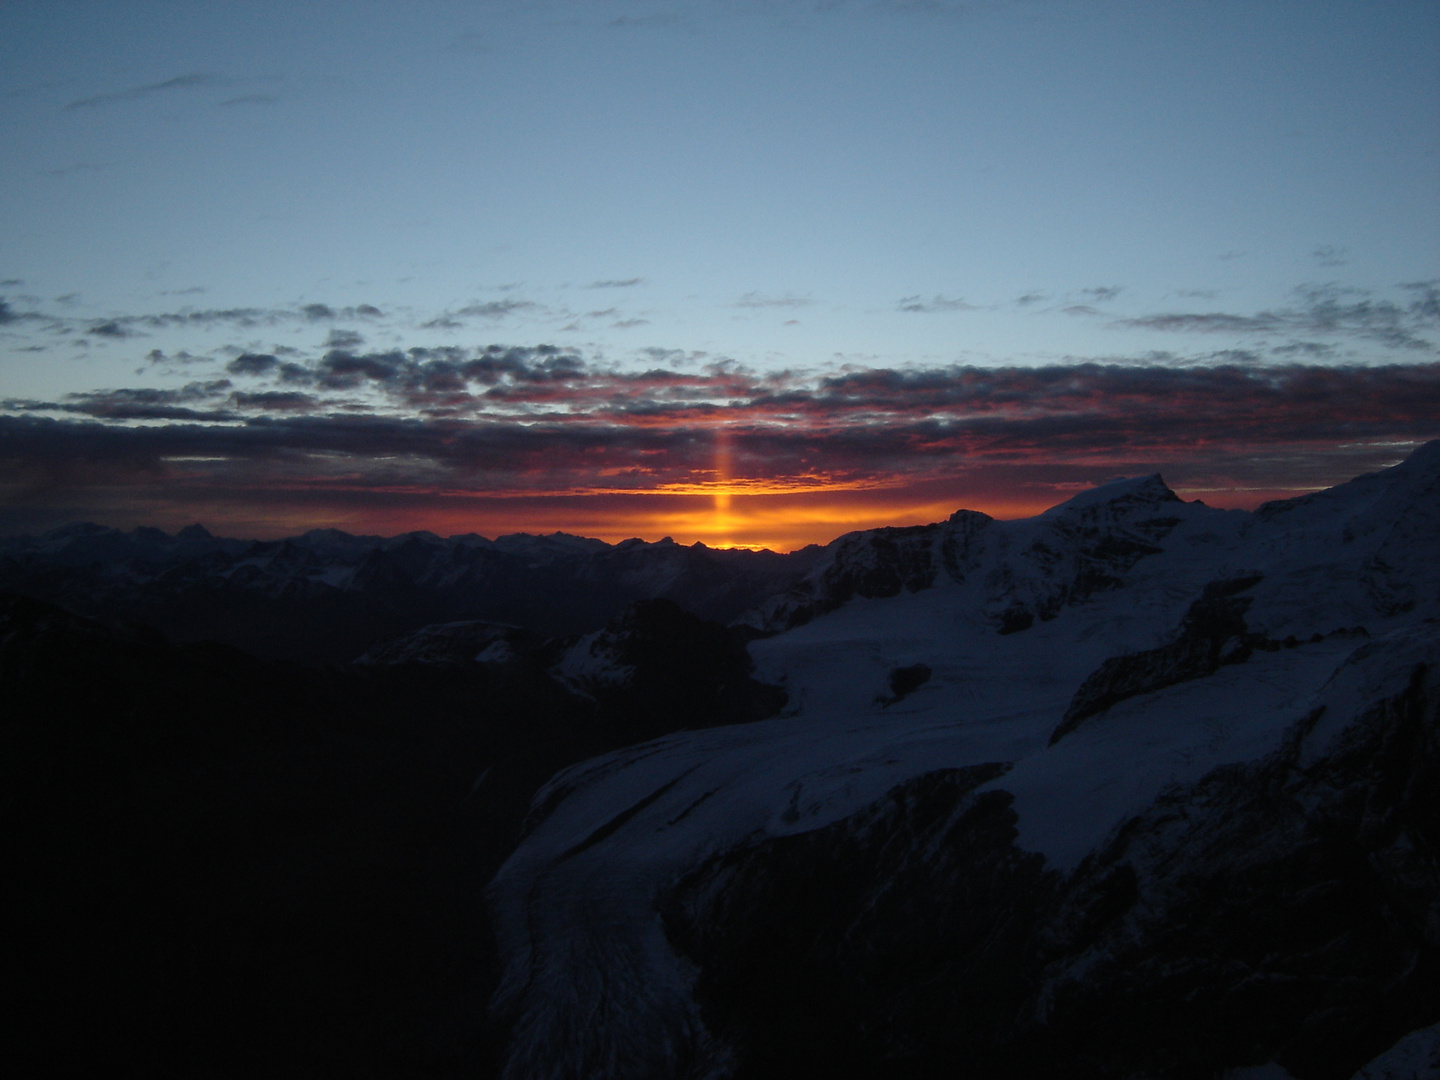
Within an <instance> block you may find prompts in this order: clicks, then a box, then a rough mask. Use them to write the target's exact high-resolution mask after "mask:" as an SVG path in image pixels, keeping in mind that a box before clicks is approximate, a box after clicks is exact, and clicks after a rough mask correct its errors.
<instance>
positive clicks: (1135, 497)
mask: <svg viewBox="0 0 1440 1080" xmlns="http://www.w3.org/2000/svg"><path fill="white" fill-rule="evenodd" d="M1183 501H1184V500H1183V499H1181V498H1180V496H1179V495H1176V494H1175V492H1173V491H1171V490H1170V485H1168V484H1167V483H1165V479H1164V477H1162V476H1161V475H1160V474H1159V473H1151V474H1150V475H1148V476H1129V477H1123V478H1121V479H1118V480H1111V481H1109V482H1107V483H1104V484H1101V485H1099V486H1098V487H1093V488H1090V489H1089V490H1088V491H1082V492H1080V493H1079V494H1078V495H1074V496H1072V497H1071V498H1069V499H1066V500H1065V501H1064V502H1063V503H1060V504H1059V505H1057V506H1052V507H1051V508H1050V509H1049V510H1046V511H1045V512H1044V513H1043V514H1041V515H1040V516H1041V517H1050V516H1053V515H1059V514H1071V513H1075V512H1077V511H1081V510H1089V509H1090V508H1092V507H1096V506H1111V507H1115V508H1117V509H1131V508H1135V507H1141V506H1161V505H1163V504H1165V503H1178V502H1183Z"/></svg>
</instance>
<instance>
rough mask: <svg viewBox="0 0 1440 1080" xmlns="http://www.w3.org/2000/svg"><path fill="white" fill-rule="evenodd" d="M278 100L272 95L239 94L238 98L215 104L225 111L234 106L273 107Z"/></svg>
mask: <svg viewBox="0 0 1440 1080" xmlns="http://www.w3.org/2000/svg"><path fill="white" fill-rule="evenodd" d="M279 100H280V99H279V98H277V97H276V96H275V95H274V94H241V95H240V96H239V97H233V98H229V99H228V100H226V101H220V102H216V107H217V108H221V109H225V108H230V107H232V106H236V105H273V104H275V102H277V101H279Z"/></svg>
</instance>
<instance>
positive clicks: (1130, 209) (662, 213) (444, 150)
mask: <svg viewBox="0 0 1440 1080" xmlns="http://www.w3.org/2000/svg"><path fill="white" fill-rule="evenodd" d="M1437 118H1440V5H1436V4H1435V3H1433V2H1423V3H1414V2H1404V0H1397V2H1390V0H1379V2H1366V3H1360V2H1341V3H1323V2H1322V3H1315V2H1308V3H1299V2H1296V3H1289V2H1273V0H1246V2H1229V0H1184V2H1178V0H1117V2H1111V0H1013V2H1000V0H994V2H976V3H946V2H940V0H936V2H924V0H914V2H902V0H895V2H889V3H885V2H853V3H845V2H835V3H815V2H811V3H801V2H795V3H787V2H771V3H761V2H742V0H735V2H729V0H715V2H694V3H683V4H680V3H662V2H631V0H613V2H612V0H589V2H572V0H554V2H536V3H506V2H493V3H492V2H469V3H458V2H452V3H447V2H438V0H435V2H430V0H426V2H417V3H388V2H387V3H379V2H372V3H361V2H346V3H326V2H314V3H306V4H301V5H297V4H283V3H264V2H246V0H240V2H237V3H230V4H224V5H219V4H202V3H159V2H157V3H143V4H142V3H127V2H124V0H106V2H103V3H87V2H75V0H59V2H44V3H33V2H25V0H9V2H7V3H5V4H3V5H0V133H3V137H4V142H5V145H6V146H7V148H8V150H7V153H6V154H5V155H4V158H3V161H0V199H3V202H0V281H3V282H4V284H3V285H0V296H4V298H5V301H4V302H5V304H6V305H7V306H6V308H4V309H0V310H3V312H4V315H3V321H0V398H3V399H6V401H7V405H6V410H8V414H9V415H11V416H14V417H18V418H23V419H27V420H28V421H34V420H36V419H37V418H42V417H43V418H49V419H52V420H56V421H57V422H59V421H65V422H70V421H75V422H79V421H77V420H75V410H74V408H70V409H68V411H67V408H66V407H65V406H66V404H67V402H68V403H70V405H72V406H73V405H74V403H75V402H77V401H82V400H90V399H84V398H83V395H92V398H93V395H95V394H98V393H109V392H117V391H127V392H133V391H142V390H145V391H151V392H154V393H168V394H171V395H172V398H171V399H170V400H172V401H173V400H179V399H178V398H175V397H173V395H177V394H180V393H182V392H183V391H184V388H185V387H194V386H201V387H203V386H206V385H211V386H216V387H218V384H219V383H220V382H222V381H224V380H226V379H228V380H229V382H230V384H231V385H230V386H228V387H224V388H218V389H214V390H213V391H211V392H210V397H211V398H212V399H217V400H218V397H219V396H224V394H229V395H231V397H229V398H227V399H226V400H228V402H229V405H228V412H227V413H226V418H223V419H222V418H218V416H217V417H214V418H212V421H213V422H214V423H218V424H222V425H231V426H234V425H237V424H244V423H246V422H247V418H251V417H252V413H247V412H246V411H245V409H244V408H242V407H241V404H243V403H241V402H240V400H239V399H236V398H235V397H233V395H235V394H237V393H242V392H250V391H252V390H254V391H255V392H259V391H258V390H256V388H255V387H251V386H250V384H248V383H245V381H244V379H243V378H241V377H239V376H237V375H236V373H235V372H233V371H229V370H228V368H227V365H231V364H233V363H234V362H235V359H236V358H237V357H239V356H241V355H246V354H249V355H273V356H276V357H278V358H279V359H280V360H282V361H283V362H285V363H290V364H293V365H298V366H299V367H308V368H309V369H311V370H312V374H313V372H314V370H315V365H317V364H321V363H323V358H324V357H325V356H326V355H328V354H330V353H333V352H335V351H337V350H339V351H344V352H347V353H348V354H351V355H354V356H364V355H368V354H379V353H386V352H394V351H395V350H402V351H403V350H407V349H415V348H419V349H439V348H451V349H468V350H477V349H481V348H483V347H485V346H490V345H501V346H505V347H507V348H510V347H519V348H536V347H540V346H547V347H551V348H554V349H559V350H561V351H563V352H565V353H566V354H573V355H574V356H576V357H579V358H580V359H581V360H582V361H583V362H584V363H585V364H589V365H598V366H599V367H603V368H604V369H605V370H606V371H610V372H623V371H633V372H640V371H644V370H648V369H653V368H656V367H663V368H665V369H667V370H673V371H676V372H698V371H706V370H709V371H714V370H718V369H719V368H729V369H734V368H739V369H743V370H744V371H746V372H748V373H750V374H751V375H753V376H755V377H764V376H765V375H766V374H767V373H788V375H787V377H788V378H790V379H791V380H792V384H791V385H793V380H796V379H799V380H801V381H802V382H803V380H805V379H809V380H810V382H809V383H807V384H806V385H809V386H812V387H813V386H814V385H816V384H815V380H817V379H822V378H826V377H835V376H836V375H837V373H843V372H845V371H856V370H882V369H883V370H894V371H914V370H924V371H930V370H939V369H942V368H943V369H953V368H955V367H956V366H962V367H979V368H1011V367H1044V366H1047V365H1072V366H1073V365H1079V364H1085V363H1100V364H1121V365H1130V366H1136V365H1138V366H1146V365H1149V366H1152V367H1160V368H1165V369H1168V370H1176V369H1184V368H1188V367H1194V366H1207V365H1208V366H1214V365H1226V364H1229V365H1239V366H1240V368H1242V369H1243V370H1245V371H1247V372H1250V373H1252V374H1253V373H1255V372H1257V371H1261V370H1263V369H1265V368H1266V367H1267V366H1273V365H1285V364H1295V363H1305V364H1311V365H1316V366H1320V367H1333V368H1337V369H1338V368H1353V367H1355V366H1357V365H1368V366H1377V365H1380V366H1385V365H1391V366H1393V365H1409V366H1411V367H1415V366H1416V365H1419V367H1420V369H1424V370H1429V369H1428V368H1427V367H1426V366H1427V365H1433V364H1434V363H1435V361H1436V359H1437V355H1436V354H1437V350H1436V344H1435V343H1436V341H1437V339H1440V334H1437V332H1436V324H1437V321H1440V312H1437V311H1436V310H1434V308H1435V299H1434V295H1435V282H1436V280H1437V279H1440V200H1437V198H1436V195H1437V192H1440V119H1437ZM717 365H718V366H719V368H717ZM279 370H280V369H279V368H278V367H277V368H273V369H271V370H270V374H271V375H274V373H275V372H277V371H279ZM299 381H300V377H299V376H298V375H297V376H296V377H295V378H294V379H292V380H291V382H292V384H294V385H299ZM312 382H313V379H312ZM266 385H267V386H270V384H268V383H267V384H266ZM366 385H367V387H368V388H369V389H370V390H374V389H375V387H374V386H369V384H366ZM257 386H258V384H257ZM278 386H279V384H275V386H272V387H271V389H270V391H268V392H274V393H278V392H280V390H279V389H277V387H278ZM280 389H283V388H280ZM292 389H293V386H292ZM330 389H331V390H332V391H335V392H337V393H338V392H339V391H341V390H344V389H345V388H343V387H338V386H331V387H330ZM351 389H353V388H351ZM198 393H200V391H198V390H192V391H190V394H191V396H190V398H189V399H186V400H189V401H195V400H199V399H198V398H196V396H195V395H196V394H198ZM356 393H357V394H358V393H359V392H358V391H356ZM67 395H69V396H68V397H67ZM76 395H81V396H79V397H77V396H76ZM255 400H258V399H255ZM273 400H275V401H278V400H279V399H273ZM17 403H18V404H17ZM43 406H59V407H58V408H49V409H47V408H44V407H43ZM256 407H257V408H258V407H259V406H256ZM564 407H565V408H569V409H572V410H573V409H575V408H578V407H579V406H577V405H576V404H574V403H570V404H568V405H566V406H564ZM306 408H307V409H308V411H309V413H310V414H312V416H313V415H316V414H317V410H319V411H321V412H323V411H324V410H325V409H329V410H331V411H332V412H333V411H336V410H346V409H348V410H349V412H350V413H351V414H354V413H356V412H363V411H365V410H370V411H371V412H372V413H375V412H376V411H377V410H378V411H379V412H382V413H384V414H385V415H387V416H389V417H391V418H394V417H397V416H412V417H417V418H421V419H423V418H424V417H425V416H429V415H431V414H423V413H421V412H416V411H415V407H414V403H413V402H411V403H409V404H406V403H404V402H398V401H397V400H394V399H393V398H385V397H384V395H381V396H380V397H376V396H375V395H374V394H370V395H369V396H368V397H367V396H365V395H363V394H361V395H360V396H358V397H354V396H352V398H351V399H347V400H344V401H341V400H340V399H339V398H338V397H335V396H333V395H332V396H331V397H328V398H325V397H318V398H317V397H314V396H313V395H312V399H311V401H310V404H308V405H307V406H306ZM6 410H0V411H6ZM252 412H253V410H252ZM84 415H85V416H86V417H88V419H86V420H85V421H84V422H85V423H96V422H99V423H112V424H121V425H128V426H130V427H133V426H135V425H137V424H151V425H153V424H157V423H164V422H167V421H166V418H164V417H149V418H147V417H138V416H116V415H113V414H112V415H109V416H108V417H100V416H98V415H97V414H96V413H95V412H94V411H93V410H91V411H90V412H87V413H85V414H84ZM471 416H472V419H474V420H475V422H485V420H486V419H487V416H488V414H486V413H485V412H484V409H483V408H482V409H479V410H478V411H475V410H472V413H471ZM170 419H171V420H174V419H176V418H175V417H171V418H170ZM451 419H453V417H451ZM1436 433H1437V434H1440V432H1436ZM1418 437H1419V434H1417V432H1416V431H1414V430H1408V429H1407V430H1406V431H1402V432H1390V433H1384V432H1382V433H1379V434H1378V435H1376V436H1375V438H1377V439H1378V440H1379V442H1380V443H1386V442H1394V443H1397V444H1413V442H1414V441H1415V440H1416V439H1417V438H1418ZM1122 456H1123V455H1122ZM1119 463H1120V462H1119V461H1118V459H1117V465H1118V464H1119ZM1298 482H1299V481H1298V480H1283V481H1282V479H1277V480H1276V482H1275V483H1274V484H1273V485H1272V486H1273V487H1275V488H1276V489H1277V490H1278V489H1281V488H1284V487H1285V486H1286V485H1287V484H1293V483H1298ZM483 486H484V485H483V483H482V484H481V487H483ZM14 490H20V489H19V488H16V489H14ZM26 490H28V489H26ZM567 490H569V489H568V488H567ZM26 497H28V496H26ZM15 498H19V496H15ZM67 505H68V504H67ZM57 512H58V511H57Z"/></svg>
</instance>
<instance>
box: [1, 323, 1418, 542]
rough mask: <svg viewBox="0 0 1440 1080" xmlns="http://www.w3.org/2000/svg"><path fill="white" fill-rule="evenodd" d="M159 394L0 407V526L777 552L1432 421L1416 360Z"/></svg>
mask: <svg viewBox="0 0 1440 1080" xmlns="http://www.w3.org/2000/svg"><path fill="white" fill-rule="evenodd" d="M227 375H228V377H227V378H219V379H212V380H209V381H198V382H192V383H190V384H188V385H187V386H185V387H183V388H180V389H176V390H153V389H151V390H112V391H104V392H92V393H86V394H74V395H70V396H68V397H66V398H64V399H62V400H58V401H50V402H43V401H24V402H20V401H12V402H8V403H6V412H7V413H8V415H4V416H0V485H3V486H0V495H3V500H4V506H5V510H4V516H3V517H0V527H4V528H6V530H7V531H15V530H17V529H21V528H39V527H46V526H48V525H52V524H58V523H60V522H61V521H62V520H70V519H73V518H76V517H88V518H95V519H101V520H105V521H107V522H113V523H119V524H125V523H131V522H133V523H138V522H142V521H143V522H146V523H151V524H161V525H176V524H183V523H185V522H187V521H189V520H195V519H197V518H199V519H201V520H204V521H205V522H206V523H207V524H208V525H210V526H211V527H212V528H218V529H226V528H228V529H229V530H230V531H237V532H238V531H242V530H248V531H249V532H252V533H263V534H275V533H278V532H286V531H291V530H294V529H297V528H308V527H310V526H312V525H319V524H324V525H338V526H340V527H347V528H364V529H367V530H370V531H391V532H393V531H401V530H404V529H409V528H431V529H433V530H434V531H437V532H462V531H471V530H474V531H479V532H483V533H489V534H494V533H498V532H506V531H517V530H528V531H537V530H543V531H549V530H551V529H555V528H559V529H565V530H567V531H575V532H585V533H588V534H590V535H598V536H601V537H604V538H607V539H620V538H623V537H625V536H630V535H642V536H648V537H651V538H654V537H658V536H660V535H664V534H670V535H674V536H675V538H676V539H677V540H680V541H682V542H690V541H693V540H697V539H699V540H704V541H706V542H713V543H722V542H723V543H745V544H766V545H770V546H779V547H793V546H796V545H798V544H800V543H804V542H808V541H823V540H828V539H830V538H832V537H833V536H834V535H836V534H838V533H840V532H843V531H845V530H847V529H849V528H855V527H861V526H866V525H876V524H899V523H905V522H910V521H915V520H933V519H934V518H935V517H939V516H942V515H943V514H945V513H948V512H949V511H951V510H953V509H956V508H957V507H960V506H967V507H970V508H974V509H980V510H985V511H987V512H990V513H994V514H998V515H1001V516H1014V515H1018V514H1025V513H1032V512H1035V511H1038V510H1040V509H1043V508H1044V507H1045V506H1048V505H1051V504H1053V503H1054V502H1057V501H1059V500H1060V499H1063V498H1065V497H1066V496H1067V494H1068V493H1070V492H1071V491H1073V490H1074V489H1076V488H1077V487H1083V486H1087V485H1089V484H1092V483H1096V482H1100V481H1103V480H1105V479H1108V478H1110V477H1113V476H1115V475H1125V474H1133V473H1138V472H1153V471H1160V472H1162V473H1163V474H1164V475H1165V477H1166V479H1167V480H1168V481H1169V482H1170V483H1171V485H1172V486H1174V487H1175V488H1176V489H1177V490H1179V491H1181V493H1182V494H1185V495H1187V497H1196V496H1199V497H1203V498H1204V499H1205V500H1206V501H1207V502H1214V503H1219V504H1221V505H1253V504H1255V503H1257V502H1259V501H1262V499H1264V498H1267V497H1271V496H1278V495H1285V494H1292V493H1296V492H1300V491H1305V490H1313V489H1314V488H1317V487H1322V486H1325V485H1328V484H1331V483H1335V482H1338V481H1340V480H1343V479H1346V478H1348V477H1349V476H1351V475H1354V474H1355V473H1358V472H1362V471H1365V470H1367V469H1372V468H1376V467H1379V466H1381V465H1384V464H1387V463H1389V462H1392V461H1394V460H1396V459H1397V458H1398V457H1400V456H1403V454H1404V452H1405V451H1406V449H1408V448H1409V447H1411V446H1413V445H1415V444H1416V443H1418V442H1421V441H1424V440H1426V439H1429V438H1434V437H1436V436H1437V435H1440V364H1434V363H1430V364H1406V365H1398V364H1397V365H1387V366H1375V367H1326V366H1318V365H1286V366H1258V365H1250V366H1239V365H1231V366H1203V367H1201V366H1192V367H1178V366H1169V365H1164V366H1160V365H1152V366H1137V365H1102V364H1070V365H1051V366H1045V367H1030V368H1022V367H1011V368H978V367H938V368H932V369H904V370H901V369H886V368H865V369H848V370H840V371H835V372H830V373H827V374H820V375H807V374H804V373H795V372H782V373H760V372H754V371H750V370H747V369H745V368H743V367H740V366H737V365H733V364H719V365H713V366H711V367H709V368H706V369H703V370H700V371H676V370H671V369H668V368H655V369H653V370H648V371H625V370H621V369H618V368H612V367H607V366H605V365H602V364H597V363H595V362H593V361H588V360H586V359H585V358H583V357H581V356H579V355H576V354H574V353H570V352H566V351H563V350H559V349H554V348H513V349H502V348H498V347H492V348H490V349H484V350H461V349H444V350H427V349H411V350H408V351H405V352H401V351H398V350H397V351H391V352H379V353H352V352H344V351H339V350H335V351H331V352H329V353H327V354H326V355H325V356H324V357H323V358H321V359H320V360H319V361H318V362H315V363H313V364H309V365H304V364H298V363H294V362H283V363H282V362H281V361H280V360H279V359H277V358H275V357H268V356H260V355H256V354H245V355H243V356H240V357H238V358H237V359H235V360H234V361H232V362H231V363H230V365H229V370H228V372H227Z"/></svg>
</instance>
